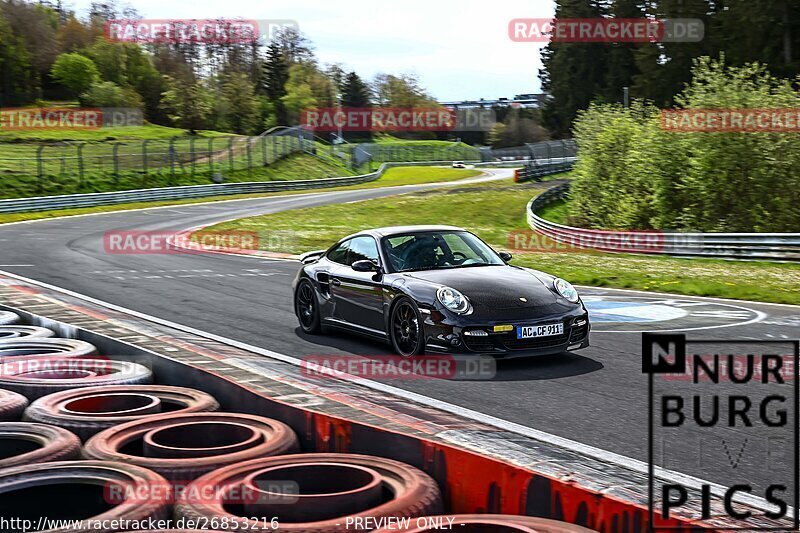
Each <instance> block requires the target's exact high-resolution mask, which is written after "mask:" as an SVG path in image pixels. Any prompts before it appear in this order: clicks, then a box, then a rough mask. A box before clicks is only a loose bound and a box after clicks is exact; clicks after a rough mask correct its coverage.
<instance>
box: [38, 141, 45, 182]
mask: <svg viewBox="0 0 800 533" xmlns="http://www.w3.org/2000/svg"><path fill="white" fill-rule="evenodd" d="M43 150H44V145H43V144H40V145H39V147H38V148H37V149H36V173H37V174H38V176H39V184H38V188H39V192H42V191H43V190H44V165H43V161H42V151H43Z"/></svg>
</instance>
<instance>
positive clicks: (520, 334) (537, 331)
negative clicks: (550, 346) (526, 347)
mask: <svg viewBox="0 0 800 533" xmlns="http://www.w3.org/2000/svg"><path fill="white" fill-rule="evenodd" d="M562 333H564V324H560V323H559V324H545V325H543V326H517V338H518V339H532V338H534V337H550V336H552V335H561V334H562Z"/></svg>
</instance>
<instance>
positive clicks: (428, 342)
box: [293, 226, 590, 358]
mask: <svg viewBox="0 0 800 533" xmlns="http://www.w3.org/2000/svg"><path fill="white" fill-rule="evenodd" d="M510 260H511V254H508V253H505V252H500V253H497V252H495V251H494V250H493V249H492V248H491V247H490V246H489V245H487V244H486V243H484V242H483V241H482V240H481V239H479V238H478V237H476V236H475V235H473V234H472V233H470V232H468V231H466V230H463V229H461V228H456V227H451V226H401V227H390V228H379V229H372V230H366V231H362V232H359V233H355V234H353V235H350V236H349V237H345V238H344V239H342V240H341V241H339V242H337V243H336V244H334V245H333V246H331V247H330V248H329V249H328V250H320V251H317V252H311V253H308V254H306V255H305V256H303V258H302V261H303V267H302V268H301V269H300V271H299V272H298V274H297V277H296V278H295V280H294V283H293V288H294V306H295V313H296V314H297V317H298V319H299V321H300V327H301V328H302V330H303V331H304V332H305V333H309V334H314V333H320V332H322V331H323V329H326V328H338V329H344V330H348V331H351V332H356V333H360V334H363V335H367V336H370V337H374V338H377V339H382V340H384V341H387V342H389V343H391V345H392V347H393V348H394V350H395V351H396V352H397V353H398V354H400V355H403V356H413V355H419V354H423V353H425V352H426V351H431V352H439V353H442V352H444V353H459V354H462V353H466V354H492V355H495V356H496V357H499V358H507V357H514V356H528V355H547V354H557V353H561V352H565V351H568V350H577V349H579V348H584V347H586V346H588V345H589V328H590V325H589V316H588V313H587V312H586V308H585V307H584V306H583V302H581V299H580V297H579V296H578V292H577V291H576V290H575V288H574V287H573V286H572V285H570V284H569V283H568V282H567V281H564V280H563V279H560V278H556V277H554V276H551V275H549V274H545V273H544V272H539V271H537V270H532V269H529V268H522V267H517V266H512V265H509V264H507V263H508V262H509V261H510Z"/></svg>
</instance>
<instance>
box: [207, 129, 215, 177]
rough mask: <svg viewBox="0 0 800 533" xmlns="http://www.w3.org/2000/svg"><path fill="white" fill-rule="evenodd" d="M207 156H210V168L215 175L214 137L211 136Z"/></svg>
mask: <svg viewBox="0 0 800 533" xmlns="http://www.w3.org/2000/svg"><path fill="white" fill-rule="evenodd" d="M206 157H208V169H209V170H210V171H211V174H212V176H213V174H214V137H209V138H208V154H207V155H206Z"/></svg>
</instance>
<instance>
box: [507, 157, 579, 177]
mask: <svg viewBox="0 0 800 533" xmlns="http://www.w3.org/2000/svg"><path fill="white" fill-rule="evenodd" d="M575 160H576V158H575V157H561V158H555V159H550V160H547V161H545V162H540V160H537V159H533V160H530V161H526V162H525V165H524V166H523V167H522V168H520V169H519V170H517V171H516V172H515V173H514V181H516V182H517V183H522V182H525V181H542V178H543V177H545V176H549V175H551V174H558V173H559V172H566V171H568V170H571V169H572V167H573V166H574V165H575Z"/></svg>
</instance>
